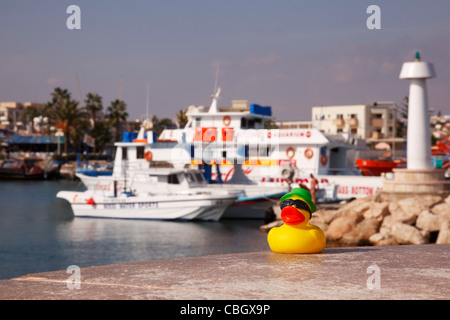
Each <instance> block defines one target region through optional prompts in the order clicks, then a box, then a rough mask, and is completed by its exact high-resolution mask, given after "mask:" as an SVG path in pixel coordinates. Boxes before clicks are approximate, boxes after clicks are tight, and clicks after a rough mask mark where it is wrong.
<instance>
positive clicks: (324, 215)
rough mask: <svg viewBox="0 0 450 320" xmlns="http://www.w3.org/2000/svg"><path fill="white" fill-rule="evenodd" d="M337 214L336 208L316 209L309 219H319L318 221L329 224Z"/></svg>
mask: <svg viewBox="0 0 450 320" xmlns="http://www.w3.org/2000/svg"><path fill="white" fill-rule="evenodd" d="M338 215H339V211H338V210H317V211H316V212H314V214H313V216H312V219H311V221H312V220H313V219H316V221H320V223H326V224H330V223H331V221H333V220H334V218H336V217H337V216H338ZM318 223H319V222H318Z"/></svg>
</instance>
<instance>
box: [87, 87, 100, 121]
mask: <svg viewBox="0 0 450 320" xmlns="http://www.w3.org/2000/svg"><path fill="white" fill-rule="evenodd" d="M84 103H85V105H86V107H85V108H86V111H87V112H89V114H90V115H91V119H92V123H91V124H92V128H95V125H96V121H97V115H98V113H99V112H100V111H102V109H103V102H102V97H101V96H100V95H99V94H97V93H92V92H89V93H88V94H87V95H86V99H85V100H84Z"/></svg>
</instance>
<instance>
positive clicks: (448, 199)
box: [445, 195, 450, 204]
mask: <svg viewBox="0 0 450 320" xmlns="http://www.w3.org/2000/svg"><path fill="white" fill-rule="evenodd" d="M445 202H446V203H448V204H450V195H449V196H448V197H447V198H445Z"/></svg>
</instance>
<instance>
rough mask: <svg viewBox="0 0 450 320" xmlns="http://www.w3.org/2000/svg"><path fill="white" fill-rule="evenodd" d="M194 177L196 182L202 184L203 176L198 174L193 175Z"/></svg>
mask: <svg viewBox="0 0 450 320" xmlns="http://www.w3.org/2000/svg"><path fill="white" fill-rule="evenodd" d="M195 177H196V178H197V182H200V183H203V181H204V179H203V175H202V174H201V173H200V172H197V173H195Z"/></svg>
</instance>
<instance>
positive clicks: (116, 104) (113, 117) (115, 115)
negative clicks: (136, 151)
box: [106, 99, 128, 141]
mask: <svg viewBox="0 0 450 320" xmlns="http://www.w3.org/2000/svg"><path fill="white" fill-rule="evenodd" d="M126 110H127V105H126V103H125V102H124V101H122V100H119V99H116V100H114V101H111V105H110V106H109V107H108V109H107V111H108V114H107V115H106V119H107V120H108V124H109V125H110V126H112V127H114V128H115V131H116V132H115V139H116V141H119V140H120V133H121V125H122V122H125V121H126V120H127V118H128V113H127V112H126Z"/></svg>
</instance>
